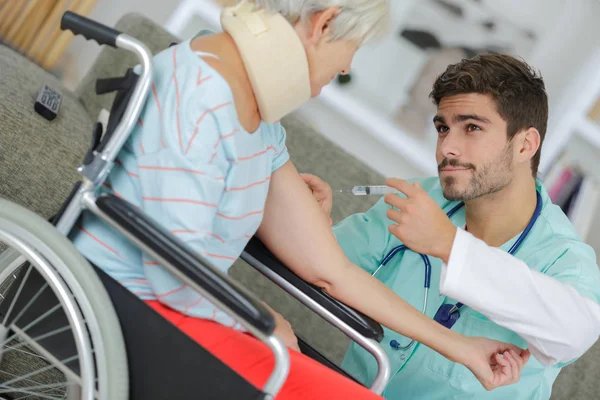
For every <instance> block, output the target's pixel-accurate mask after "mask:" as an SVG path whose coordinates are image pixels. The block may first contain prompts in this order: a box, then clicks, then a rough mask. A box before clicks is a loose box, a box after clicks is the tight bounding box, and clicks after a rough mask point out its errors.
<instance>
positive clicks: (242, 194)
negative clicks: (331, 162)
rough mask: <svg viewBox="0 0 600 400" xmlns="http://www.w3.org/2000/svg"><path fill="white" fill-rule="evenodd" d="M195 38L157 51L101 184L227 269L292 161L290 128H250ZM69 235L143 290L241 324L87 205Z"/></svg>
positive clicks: (187, 309)
mask: <svg viewBox="0 0 600 400" xmlns="http://www.w3.org/2000/svg"><path fill="white" fill-rule="evenodd" d="M190 43H191V39H189V40H187V41H185V42H182V43H181V44H179V45H176V46H173V47H170V48H169V49H166V50H164V51H162V52H161V53H159V54H157V55H156V56H155V57H154V60H153V62H154V75H153V78H152V81H153V82H152V89H151V92H150V94H149V95H148V99H147V101H146V103H145V106H144V108H143V110H142V113H141V115H140V119H139V121H138V124H137V126H136V127H135V129H134V130H133V131H132V133H131V135H130V137H129V139H128V141H127V143H126V144H125V146H124V147H123V149H122V150H121V152H120V153H119V155H118V157H117V161H116V165H115V166H114V168H113V170H112V171H111V173H110V175H109V177H108V179H107V182H106V184H105V185H104V187H102V188H101V189H100V192H101V193H102V192H108V193H113V194H114V195H115V196H119V197H122V198H123V199H125V200H127V201H128V202H130V203H131V204H133V205H134V206H136V207H138V208H140V209H141V210H143V211H144V212H145V213H146V214H147V215H149V216H150V217H151V218H153V219H154V220H156V221H157V222H158V223H159V224H160V225H162V226H163V227H165V228H166V229H167V230H169V231H170V232H172V233H173V234H174V235H176V236H177V237H178V238H179V239H181V240H182V241H183V242H184V243H186V245H188V246H189V247H190V248H191V249H192V250H194V251H195V252H197V253H198V254H200V255H201V256H203V257H204V258H205V259H206V260H208V261H210V262H212V263H213V265H214V266H215V267H217V268H218V269H219V270H220V271H222V272H224V273H226V272H227V270H228V269H229V268H230V267H231V265H232V264H233V262H234V261H235V260H236V259H237V258H238V257H239V255H240V254H241V252H242V251H243V249H244V248H245V246H246V244H247V243H248V240H249V239H250V238H251V237H252V236H253V235H254V233H255V232H256V230H257V229H258V227H259V225H260V223H261V221H262V217H263V210H264V206H265V202H266V197H267V192H268V189H269V181H270V177H271V174H272V172H273V171H275V170H276V169H277V168H279V167H281V166H282V165H283V164H284V163H286V162H287V161H288V160H289V155H288V152H287V149H286V147H285V138H286V134H285V130H284V128H283V127H282V126H281V124H280V123H275V124H266V123H264V122H261V125H260V127H259V128H258V129H257V130H256V131H255V132H253V133H249V132H247V131H245V130H244V128H243V127H242V126H241V124H240V123H239V120H238V116H237V113H236V109H235V106H234V102H233V94H232V92H231V89H230V87H229V85H228V84H227V82H226V81H225V80H224V79H223V77H222V76H221V75H220V74H218V73H217V71H216V70H214V69H213V68H211V67H210V65H209V64H208V63H206V62H205V61H204V60H203V59H202V58H201V57H199V56H198V55H197V54H195V53H194V52H193V51H192V49H191V47H190ZM71 239H72V240H73V242H74V244H75V246H76V247H77V249H78V250H79V251H80V252H81V253H82V254H83V255H84V256H85V257H87V258H88V259H89V260H90V261H91V262H93V263H94V264H96V265H97V266H98V267H100V268H102V269H103V270H104V271H105V272H106V273H108V274H109V275H110V276H111V277H113V278H114V279H115V280H117V281H119V282H120V283H121V284H122V285H124V286H125V287H126V288H127V289H129V290H130V291H131V292H133V293H135V294H136V295H137V296H139V297H140V298H142V299H144V300H159V301H161V302H162V303H164V304H166V305H167V306H169V307H171V308H173V309H175V310H178V311H179V312H181V313H183V314H186V315H189V316H193V317H198V318H207V319H213V320H215V321H217V322H219V323H221V324H223V325H226V326H232V327H234V328H236V329H242V328H241V326H240V324H239V323H237V322H236V321H235V320H233V319H232V318H231V317H229V316H228V315H226V314H225V313H223V312H221V311H220V310H218V309H217V308H216V307H215V306H214V305H213V304H212V303H211V302H209V301H208V300H207V299H205V298H203V297H202V296H201V295H200V294H198V293H197V292H195V291H193V290H192V289H191V288H189V287H188V286H186V285H183V284H182V283H181V282H180V281H178V280H177V279H176V278H175V277H174V276H172V275H171V274H170V273H168V272H167V271H166V270H165V269H163V268H162V267H161V266H159V265H158V264H157V262H156V261H155V260H153V259H152V258H150V257H149V256H148V255H147V254H145V253H144V252H142V251H141V250H139V249H138V248H137V247H135V246H134V245H132V244H131V243H130V242H129V241H128V240H127V239H126V238H125V237H124V236H122V235H121V234H120V233H119V232H117V231H116V230H114V229H112V228H111V227H109V226H107V225H106V224H105V223H103V222H101V221H100V220H98V219H97V218H96V217H95V216H93V215H91V214H90V213H88V212H84V214H83V216H82V219H81V220H80V224H79V225H78V226H77V229H73V232H72V233H71Z"/></svg>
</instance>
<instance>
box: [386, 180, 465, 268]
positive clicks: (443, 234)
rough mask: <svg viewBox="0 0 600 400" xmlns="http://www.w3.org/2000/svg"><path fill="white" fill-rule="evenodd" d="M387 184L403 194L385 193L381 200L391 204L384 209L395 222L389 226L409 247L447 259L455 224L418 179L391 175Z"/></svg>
mask: <svg viewBox="0 0 600 400" xmlns="http://www.w3.org/2000/svg"><path fill="white" fill-rule="evenodd" d="M386 184H387V185H388V186H391V187H393V188H395V189H397V190H398V191H399V192H401V193H403V194H404V195H406V198H403V197H400V196H398V195H397V194H388V195H386V196H385V198H384V200H385V202H386V203H387V204H389V205H390V206H392V207H394V208H395V209H394V208H390V209H389V210H388V211H387V217H388V218H389V219H391V220H392V221H394V222H395V224H392V225H390V226H389V228H388V230H389V231H390V233H391V234H392V235H394V236H396V237H397V238H398V239H400V240H401V241H402V243H404V244H405V245H406V246H408V248H410V249H411V250H413V251H414V252H417V253H422V254H427V255H430V256H433V257H437V258H440V259H442V260H443V261H444V262H445V263H448V258H450V252H451V251H452V244H453V243H454V236H455V235H456V227H455V226H454V224H452V221H450V218H448V216H447V215H446V213H445V212H444V210H442V209H441V208H440V206H439V205H438V204H437V203H436V201H435V200H433V199H432V198H431V196H429V194H428V193H427V192H426V191H425V190H424V189H423V188H421V186H420V185H419V183H418V182H415V183H409V182H407V181H405V180H402V179H397V178H390V179H388V180H387V182H386Z"/></svg>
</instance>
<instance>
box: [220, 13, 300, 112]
mask: <svg viewBox="0 0 600 400" xmlns="http://www.w3.org/2000/svg"><path fill="white" fill-rule="evenodd" d="M221 26H222V28H223V31H225V32H227V33H229V35H231V37H232V38H233V40H234V41H235V43H236V45H237V47H238V50H239V52H240V54H241V56H242V59H243V61H244V65H245V67H246V71H247V73H248V77H249V78H250V83H251V84H252V89H253V90H254V95H255V96H256V101H257V102H258V109H259V112H260V115H261V118H262V120H263V121H265V122H267V123H273V122H276V121H278V120H280V119H281V118H282V117H283V116H285V115H286V114H288V113H290V112H291V111H294V110H295V109H297V108H298V107H300V106H301V105H302V104H304V103H306V102H307V101H308V100H309V99H310V96H311V90H310V78H309V69H308V60H307V59H306V51H305V50H304V46H303V45H302V42H301V41H300V38H299V37H298V34H297V33H296V31H295V30H294V28H293V26H292V25H291V24H290V23H289V22H288V21H287V20H286V19H285V18H284V17H283V16H282V15H281V14H278V13H269V12H266V11H264V10H262V9H258V8H256V7H255V6H254V5H253V4H249V3H247V2H246V1H243V2H241V3H240V4H238V5H236V6H234V7H228V8H225V9H223V12H222V13H221Z"/></svg>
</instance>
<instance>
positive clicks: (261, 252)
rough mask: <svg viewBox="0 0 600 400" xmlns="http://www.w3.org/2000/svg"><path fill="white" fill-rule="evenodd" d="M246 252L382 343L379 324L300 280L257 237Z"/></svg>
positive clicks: (363, 334) (358, 329)
mask: <svg viewBox="0 0 600 400" xmlns="http://www.w3.org/2000/svg"><path fill="white" fill-rule="evenodd" d="M245 251H246V252H247V253H248V254H249V255H251V256H252V257H254V258H255V259H256V260H258V261H260V262H261V263H262V264H263V265H264V266H265V267H267V268H269V269H270V270H272V271H273V272H275V273H276V274H277V275H279V276H281V277H282V278H283V279H285V280H286V281H287V282H289V283H290V284H292V285H293V286H295V287H296V288H298V289H299V290H300V291H302V292H303V293H304V294H306V295H307V296H308V297H310V298H311V299H313V300H314V301H316V302H317V303H319V304H320V305H321V306H322V307H324V308H325V309H326V310H328V311H329V312H331V313H332V314H334V315H335V316H336V317H338V318H339V319H341V320H342V321H344V322H345V323H346V324H347V325H348V326H350V327H351V328H352V329H354V330H355V331H357V332H358V333H360V334H361V335H362V336H364V337H366V338H368V339H374V340H376V341H377V342H380V341H381V340H382V339H383V328H382V327H381V325H380V324H379V323H377V322H376V321H375V320H373V319H371V318H369V317H367V316H366V315H364V314H362V313H360V312H358V311H356V310H354V309H353V308H351V307H348V306H347V305H345V304H343V303H341V302H339V301H338V300H336V299H334V298H333V297H331V296H329V295H328V294H327V293H326V292H324V291H323V290H322V289H320V288H318V287H316V286H314V285H312V284H310V283H308V282H306V281H305V280H303V279H302V278H300V277H299V276H298V275H296V274H295V273H294V272H292V271H291V270H290V269H289V268H287V267H286V266H285V265H283V263H282V262H281V261H279V260H278V259H277V257H275V256H274V255H273V253H271V252H270V251H269V249H267V247H266V246H265V245H264V244H263V243H262V242H261V241H260V240H259V239H257V238H256V237H253V238H252V239H250V242H249V243H248V245H247V246H246V249H245Z"/></svg>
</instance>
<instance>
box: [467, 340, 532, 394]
mask: <svg viewBox="0 0 600 400" xmlns="http://www.w3.org/2000/svg"><path fill="white" fill-rule="evenodd" d="M467 340H468V341H469V342H470V344H469V346H470V349H471V350H467V351H466V352H465V354H464V355H463V356H462V358H464V361H462V362H461V363H462V364H464V365H465V366H466V367H467V368H469V370H470V371H471V372H472V373H473V374H474V375H475V377H477V379H478V380H479V382H481V384H482V385H483V387H484V388H485V389H486V390H493V389H495V388H498V387H500V386H506V385H511V384H513V383H516V382H518V381H519V378H520V377H521V371H522V370H523V367H524V366H525V364H527V362H528V361H529V357H530V356H531V353H530V352H529V350H522V349H520V348H519V347H517V346H513V345H511V344H506V343H502V342H498V341H495V340H491V339H487V338H481V337H468V338H467Z"/></svg>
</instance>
